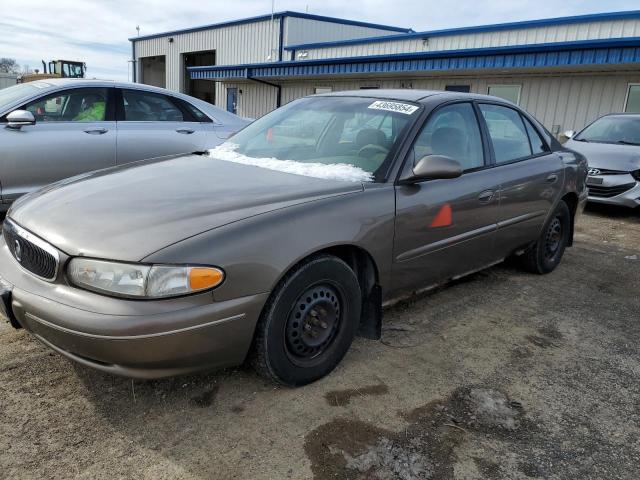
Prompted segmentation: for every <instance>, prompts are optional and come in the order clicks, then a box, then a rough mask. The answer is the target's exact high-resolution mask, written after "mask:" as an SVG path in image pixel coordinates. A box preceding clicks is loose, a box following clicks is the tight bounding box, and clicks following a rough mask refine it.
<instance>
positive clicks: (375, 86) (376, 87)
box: [360, 85, 380, 90]
mask: <svg viewBox="0 0 640 480" xmlns="http://www.w3.org/2000/svg"><path fill="white" fill-rule="evenodd" d="M379 88H380V85H362V86H361V87H360V90H378V89H379Z"/></svg>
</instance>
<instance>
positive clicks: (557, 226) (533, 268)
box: [522, 200, 572, 275]
mask: <svg viewBox="0 0 640 480" xmlns="http://www.w3.org/2000/svg"><path fill="white" fill-rule="evenodd" d="M571 221H572V220H571V212H569V207H568V206H567V204H566V203H565V202H564V201H562V200H561V201H560V203H558V206H557V207H556V209H555V210H554V212H553V215H551V217H550V218H549V220H547V223H546V224H545V226H544V228H543V229H542V233H541V234H540V237H539V238H538V240H537V241H536V243H534V244H533V245H532V246H531V247H529V248H528V249H527V250H526V251H525V253H524V254H523V255H522V266H523V267H524V269H525V270H527V271H528V272H531V273H537V274H540V275H542V274H545V273H550V272H552V271H553V270H555V268H556V267H557V266H558V264H559V263H560V260H561V259H562V255H563V254H564V250H565V248H566V247H567V245H568V243H569V234H570V231H571Z"/></svg>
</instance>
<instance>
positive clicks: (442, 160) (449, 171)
mask: <svg viewBox="0 0 640 480" xmlns="http://www.w3.org/2000/svg"><path fill="white" fill-rule="evenodd" d="M460 175H462V165H460V163H459V162H457V161H455V160H454V159H452V158H449V157H445V156H444V155H427V156H426V157H422V158H421V159H420V160H419V161H418V163H416V165H415V167H413V171H412V172H411V174H410V175H407V176H406V177H405V178H402V179H401V180H402V181H403V182H406V183H412V182H419V181H420V180H436V179H445V178H458V177H459V176H460Z"/></svg>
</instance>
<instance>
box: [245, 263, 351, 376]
mask: <svg viewBox="0 0 640 480" xmlns="http://www.w3.org/2000/svg"><path fill="white" fill-rule="evenodd" d="M360 308H361V293H360V287H359V285H358V280H357V277H356V275H355V273H354V272H353V270H352V269H351V268H350V267H349V266H348V265H347V264H346V263H345V262H343V261H342V260H340V259H339V258H336V257H333V256H330V255H318V256H315V257H313V258H311V259H310V260H308V261H307V262H305V263H303V264H301V265H299V266H298V267H296V268H295V269H294V270H293V271H292V272H290V273H289V274H287V276H286V277H285V278H284V279H283V280H282V281H281V282H280V283H279V285H278V286H277V287H276V289H275V290H274V292H273V293H272V295H271V297H270V299H269V301H268V303H267V305H266V306H265V308H264V310H263V312H262V315H261V318H260V321H259V322H258V326H257V330H256V336H255V340H254V345H253V351H252V359H251V363H252V365H253V367H254V369H255V370H256V371H257V372H258V373H259V374H261V375H262V376H265V377H267V378H270V379H272V380H274V381H276V382H279V383H282V384H285V385H290V386H298V385H305V384H307V383H310V382H313V381H315V380H318V379H319V378H322V377H323V376H325V375H327V374H328V373H329V372H331V371H332V370H333V369H334V368H335V367H336V365H338V363H340V361H341V360H342V358H343V357H344V355H345V354H346V353H347V350H348V349H349V346H350V345H351V343H352V341H353V337H354V336H355V333H356V330H357V327H358V323H359V320H360Z"/></svg>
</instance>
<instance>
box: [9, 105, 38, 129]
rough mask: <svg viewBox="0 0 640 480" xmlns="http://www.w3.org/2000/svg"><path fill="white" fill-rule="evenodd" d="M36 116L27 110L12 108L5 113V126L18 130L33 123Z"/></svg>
mask: <svg viewBox="0 0 640 480" xmlns="http://www.w3.org/2000/svg"><path fill="white" fill-rule="evenodd" d="M35 124H36V118H35V117H34V116H33V113H31V112H29V111H27V110H14V111H13V112H11V113H10V114H9V115H7V128H13V129H16V130H19V129H20V128H22V127H24V126H26V125H35Z"/></svg>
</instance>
